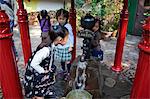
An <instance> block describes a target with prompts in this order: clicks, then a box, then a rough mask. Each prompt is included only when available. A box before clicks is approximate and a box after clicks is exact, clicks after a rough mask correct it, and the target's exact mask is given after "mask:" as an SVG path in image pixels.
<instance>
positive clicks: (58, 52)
mask: <svg viewBox="0 0 150 99" xmlns="http://www.w3.org/2000/svg"><path fill="white" fill-rule="evenodd" d="M71 58H72V55H71V52H69V47H67V48H56V49H55V53H54V59H56V60H58V61H60V62H66V61H71Z"/></svg>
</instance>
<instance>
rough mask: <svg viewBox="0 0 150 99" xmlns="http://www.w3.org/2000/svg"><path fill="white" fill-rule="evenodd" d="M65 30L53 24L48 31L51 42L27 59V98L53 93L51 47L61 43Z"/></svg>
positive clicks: (37, 98)
mask: <svg viewBox="0 0 150 99" xmlns="http://www.w3.org/2000/svg"><path fill="white" fill-rule="evenodd" d="M65 35H66V32H65V29H63V28H62V27H61V26H54V27H53V28H52V30H51V31H50V33H49V36H50V38H51V43H50V45H49V46H45V47H43V48H41V49H37V50H36V51H35V53H33V54H32V57H31V58H30V59H29V61H28V64H27V68H26V72H25V79H24V89H25V95H26V97H28V98H33V99H44V97H45V98H50V97H52V96H53V95H54V93H53V91H52V89H51V87H50V86H51V84H53V83H54V82H55V79H54V72H55V70H56V68H55V66H54V65H53V56H54V55H53V53H54V52H53V51H54V50H53V49H54V47H55V46H57V45H58V44H62V39H63V38H64V37H65Z"/></svg>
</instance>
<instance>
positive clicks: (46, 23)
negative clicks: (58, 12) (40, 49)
mask: <svg viewBox="0 0 150 99" xmlns="http://www.w3.org/2000/svg"><path fill="white" fill-rule="evenodd" d="M37 18H38V20H39V23H40V27H41V31H42V33H41V37H42V41H43V35H45V34H46V35H48V33H49V31H50V26H51V24H50V17H49V16H48V13H47V11H46V10H42V11H41V12H40V14H38V16H37Z"/></svg>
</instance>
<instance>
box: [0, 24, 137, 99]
mask: <svg viewBox="0 0 150 99" xmlns="http://www.w3.org/2000/svg"><path fill="white" fill-rule="evenodd" d="M29 28H30V37H31V46H32V51H34V50H35V48H36V47H37V46H38V44H39V43H40V33H41V31H40V27H39V26H30V27H29ZM13 38H14V41H15V45H16V48H17V51H18V54H19V61H18V63H17V66H18V70H19V76H20V80H21V82H22V78H23V75H24V71H25V66H24V61H23V53H22V46H21V41H20V33H19V31H18V29H17V28H15V29H14V36H13ZM139 40H140V37H137V36H131V35H127V37H126V41H125V46H124V53H123V59H122V65H123V68H124V69H123V71H122V72H121V73H119V74H117V73H115V72H112V71H111V70H110V68H111V66H112V65H113V62H114V56H115V48H116V42H117V41H116V39H115V38H109V39H107V40H103V41H101V47H102V49H103V51H104V60H103V62H102V74H103V76H104V88H103V94H104V98H107V99H110V98H121V99H127V98H129V95H130V89H131V85H132V82H133V79H134V74H135V69H136V65H137V59H138V52H139V49H138V48H137V44H138V42H139ZM81 46H82V39H81V38H78V37H77V51H76V52H77V56H78V55H81V53H82V50H81V49H80V48H81ZM58 78H59V76H58ZM64 85H65V82H64V81H63V80H61V79H60V80H59V81H57V84H55V90H56V93H57V96H58V97H61V96H62V95H63V92H64V87H63V86H64ZM0 93H1V92H0Z"/></svg>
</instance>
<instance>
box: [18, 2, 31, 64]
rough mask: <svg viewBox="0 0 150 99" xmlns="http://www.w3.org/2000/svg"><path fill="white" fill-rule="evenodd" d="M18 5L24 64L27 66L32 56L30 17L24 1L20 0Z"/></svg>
mask: <svg viewBox="0 0 150 99" xmlns="http://www.w3.org/2000/svg"><path fill="white" fill-rule="evenodd" d="M18 5H19V9H18V12H17V16H18V23H19V27H20V35H21V42H22V49H23V54H24V62H25V64H26V63H27V61H28V59H29V57H30V56H31V43H30V35H29V25H28V16H27V11H26V10H25V9H24V5H23V1H22V0H18Z"/></svg>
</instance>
